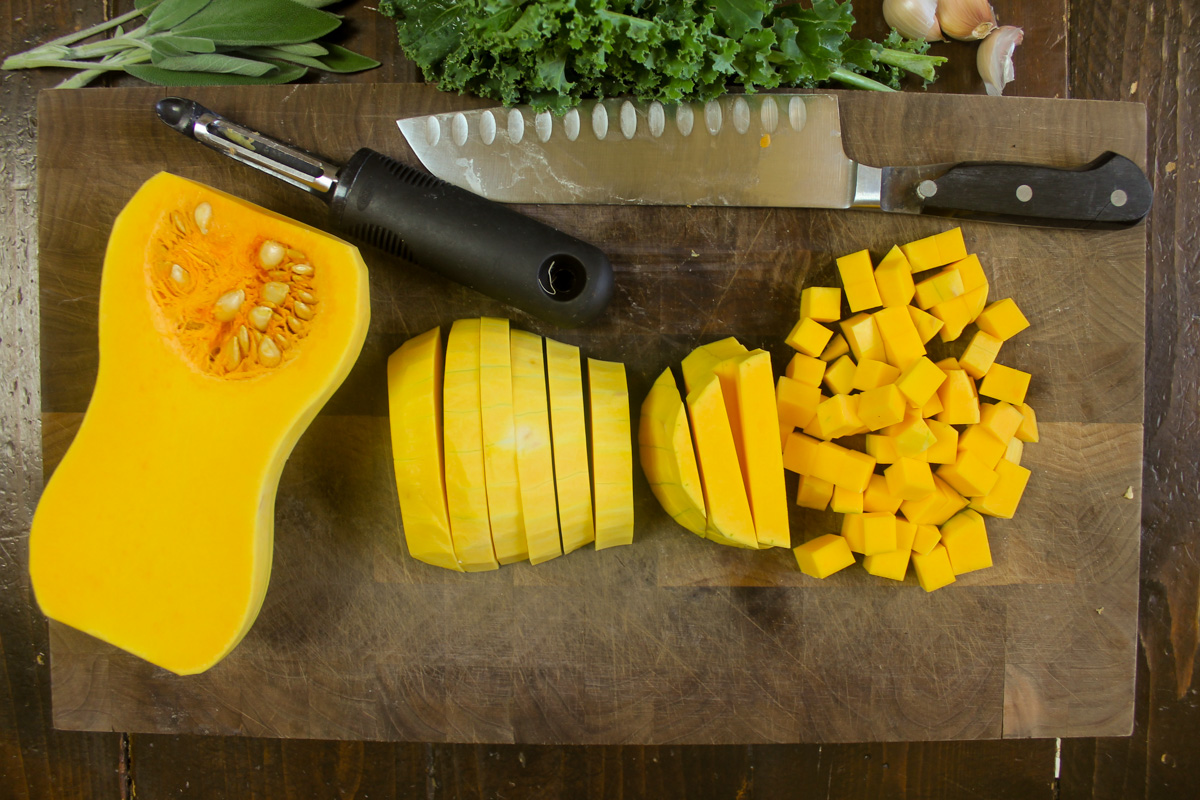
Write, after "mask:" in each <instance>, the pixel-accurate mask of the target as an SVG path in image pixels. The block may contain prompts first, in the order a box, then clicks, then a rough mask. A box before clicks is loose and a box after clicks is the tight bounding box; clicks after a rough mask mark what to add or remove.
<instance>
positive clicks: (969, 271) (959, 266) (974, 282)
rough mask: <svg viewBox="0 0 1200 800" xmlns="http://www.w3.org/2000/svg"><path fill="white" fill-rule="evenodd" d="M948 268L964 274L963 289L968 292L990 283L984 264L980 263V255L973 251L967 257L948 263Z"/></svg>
mask: <svg viewBox="0 0 1200 800" xmlns="http://www.w3.org/2000/svg"><path fill="white" fill-rule="evenodd" d="M946 270H954V271H956V272H958V273H959V274H960V275H962V282H963V289H965V290H966V291H968V292H971V291H974V290H975V289H978V288H980V287H982V286H987V285H988V280H987V275H986V274H984V271H983V265H982V264H980V263H979V256H977V255H975V254H974V253H971V254H970V255H968V256H967V257H966V258H963V259H960V260H958V261H955V262H954V263H953V264H949V265H947V267H946Z"/></svg>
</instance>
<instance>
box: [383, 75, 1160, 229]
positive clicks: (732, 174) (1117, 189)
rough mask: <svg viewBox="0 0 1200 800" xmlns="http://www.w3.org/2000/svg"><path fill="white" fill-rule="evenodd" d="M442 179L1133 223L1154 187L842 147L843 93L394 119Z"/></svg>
mask: <svg viewBox="0 0 1200 800" xmlns="http://www.w3.org/2000/svg"><path fill="white" fill-rule="evenodd" d="M396 123H397V125H398V126H399V128H400V131H401V133H402V134H403V135H404V138H405V140H406V141H407V142H408V144H409V146H410V147H411V148H412V150H413V152H414V153H415V154H416V156H417V158H418V159H419V160H420V162H421V163H422V164H423V165H424V166H425V168H426V169H428V170H429V171H430V172H432V173H433V174H434V175H437V176H438V177H439V178H441V179H442V180H445V181H448V182H450V183H452V184H454V185H456V186H459V187H462V188H464V189H467V190H469V191H471V192H474V193H476V194H479V195H482V196H483V197H486V198H488V199H491V200H497V201H500V202H507V203H594V204H650V205H730V206H775V207H789V206H791V207H806V208H831V209H850V208H856V209H871V210H882V211H888V212H898V213H908V214H928V215H937V216H947V217H956V218H961V219H978V220H986V221H993V222H1005V223H1013V224H1022V225H1039V226H1050V227H1070V228H1092V229H1111V228H1124V227H1128V226H1130V225H1134V224H1137V223H1138V222H1140V221H1141V220H1142V219H1144V218H1145V216H1146V214H1147V213H1149V210H1150V205H1151V200H1152V196H1153V192H1152V189H1151V186H1150V183H1149V181H1148V180H1147V179H1146V176H1145V174H1144V173H1143V172H1142V170H1141V169H1140V168H1139V167H1138V166H1137V165H1136V164H1134V163H1133V162H1132V161H1130V160H1129V159H1128V158H1126V157H1124V156H1122V155H1119V154H1116V153H1111V152H1110V153H1105V154H1103V155H1102V156H1100V157H1099V158H1097V159H1096V160H1095V161H1092V162H1091V163H1090V164H1085V165H1081V166H1079V167H1078V168H1075V169H1061V168H1055V167H1050V166H1045V165H1037V164H1021V163H1015V162H1013V163H1009V162H961V163H949V164H928V165H922V166H883V167H875V166H870V165H867V164H860V163H858V162H856V161H854V160H852V159H850V158H849V157H847V156H846V154H845V151H844V149H843V147H842V132H841V117H840V113H839V108H838V98H837V97H836V96H834V95H822V94H755V95H729V96H725V97H722V98H719V99H717V100H713V101H709V102H707V103H702V104H692V103H680V104H677V105H670V106H669V105H664V104H661V103H658V102H652V103H647V104H643V103H637V102H634V101H631V100H623V99H611V100H600V101H589V102H584V103H583V104H581V105H580V106H578V107H576V108H574V109H571V110H570V111H568V112H567V113H566V114H565V115H563V116H561V117H559V116H552V115H551V114H550V113H549V112H540V113H535V112H533V111H532V110H531V109H530V108H528V107H523V106H517V107H513V108H491V109H479V110H472V111H453V112H447V113H442V114H434V115H428V116H420V117H409V118H405V119H398V120H397V121H396Z"/></svg>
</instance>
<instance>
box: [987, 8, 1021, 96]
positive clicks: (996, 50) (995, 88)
mask: <svg viewBox="0 0 1200 800" xmlns="http://www.w3.org/2000/svg"><path fill="white" fill-rule="evenodd" d="M1024 38H1025V32H1024V31H1023V30H1021V29H1020V28H1014V27H1013V26H1011V25H1005V26H1004V27H1002V28H997V29H996V30H995V31H993V32H992V34H991V35H990V36H988V37H987V38H986V39H984V40H983V42H981V43H980V45H979V52H978V53H977V54H976V55H975V64H976V66H978V67H979V75H980V76H981V77H982V78H983V84H984V87H985V88H986V89H987V93H988V94H990V95H994V96H998V95H1001V94H1003V93H1004V86H1005V84H1007V83H1010V82H1011V81H1012V79H1013V77H1014V76H1015V73H1014V72H1013V62H1012V55H1013V50H1015V49H1017V45H1019V44H1020V43H1021V41H1022V40H1023V39H1024Z"/></svg>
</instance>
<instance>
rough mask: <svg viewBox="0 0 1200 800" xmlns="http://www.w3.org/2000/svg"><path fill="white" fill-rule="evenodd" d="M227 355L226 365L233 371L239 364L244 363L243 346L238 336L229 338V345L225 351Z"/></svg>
mask: <svg viewBox="0 0 1200 800" xmlns="http://www.w3.org/2000/svg"><path fill="white" fill-rule="evenodd" d="M225 357H226V361H225V366H226V368H228V369H229V370H231V371H232V370H235V369H237V368H238V364H241V363H242V346H241V344H240V343H239V342H238V340H237V337H236V336H235V337H233V338H232V339H230V340H229V347H228V349H226V351H225Z"/></svg>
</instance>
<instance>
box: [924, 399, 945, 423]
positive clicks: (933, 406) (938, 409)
mask: <svg viewBox="0 0 1200 800" xmlns="http://www.w3.org/2000/svg"><path fill="white" fill-rule="evenodd" d="M940 413H942V398H941V397H940V396H939V395H938V394H937V392H934V393H933V397H931V398H929V402H928V403H926V404H925V405H923V406H921V416H922V417H924V418H925V419H926V420H930V419H932V418H934V417H936V416H937V415H938V414H940Z"/></svg>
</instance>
